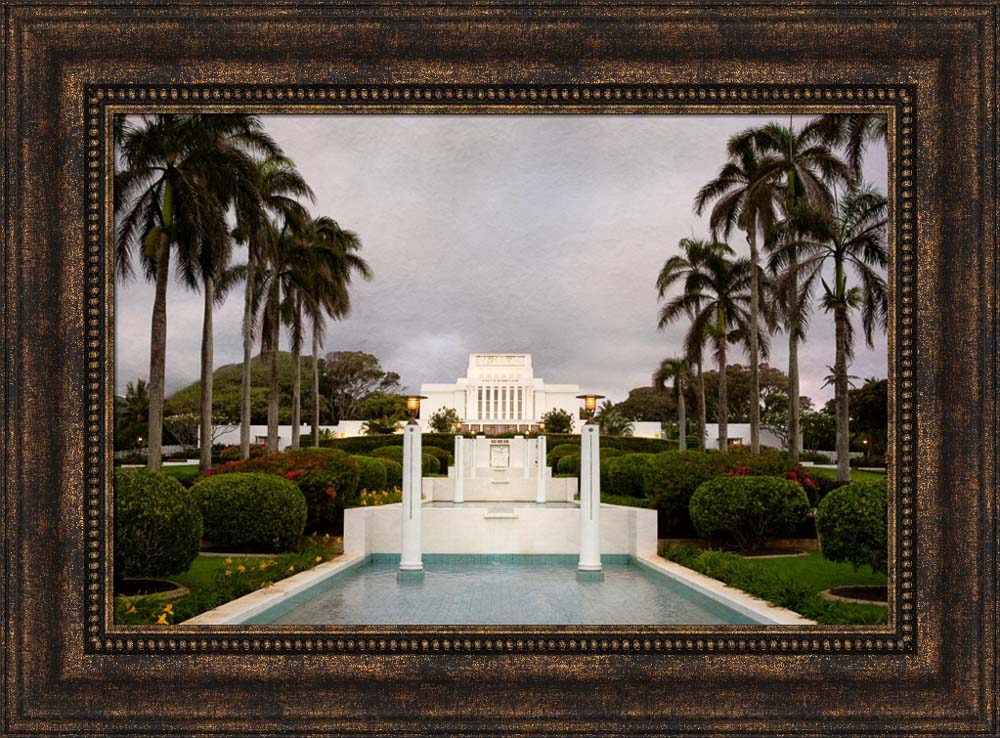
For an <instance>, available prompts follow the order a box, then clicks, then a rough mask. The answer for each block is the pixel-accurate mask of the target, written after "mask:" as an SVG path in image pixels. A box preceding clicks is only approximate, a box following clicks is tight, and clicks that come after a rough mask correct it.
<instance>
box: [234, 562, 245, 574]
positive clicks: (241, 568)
mask: <svg viewBox="0 0 1000 738" xmlns="http://www.w3.org/2000/svg"><path fill="white" fill-rule="evenodd" d="M246 570H247V568H246V567H245V566H243V564H240V565H239V566H237V567H236V571H238V572H239V573H240V574H242V573H243V572H245V571H246Z"/></svg>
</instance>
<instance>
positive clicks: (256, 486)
mask: <svg viewBox="0 0 1000 738" xmlns="http://www.w3.org/2000/svg"><path fill="white" fill-rule="evenodd" d="M190 494H191V496H192V497H193V498H194V500H195V502H196V503H197V505H198V509H199V510H201V515H202V518H204V521H205V538H207V539H208V540H209V541H211V542H212V543H213V544H214V545H216V546H220V547H223V548H228V549H231V550H233V551H255V552H271V551H287V550H288V549H290V548H291V547H292V546H294V545H295V544H296V543H298V541H299V539H300V538H301V537H302V533H303V532H304V531H305V527H306V514H307V510H308V508H307V506H306V498H305V496H304V495H303V493H302V491H301V490H300V489H299V488H298V487H297V486H296V485H295V484H294V483H292V482H290V481H288V480H287V479H282V478H281V477H279V476H276V475H274V474H244V473H240V472H236V473H233V474H219V475H216V476H210V477H206V478H205V479H203V480H201V481H200V482H198V483H197V484H196V485H194V486H193V487H192V488H191V492H190Z"/></svg>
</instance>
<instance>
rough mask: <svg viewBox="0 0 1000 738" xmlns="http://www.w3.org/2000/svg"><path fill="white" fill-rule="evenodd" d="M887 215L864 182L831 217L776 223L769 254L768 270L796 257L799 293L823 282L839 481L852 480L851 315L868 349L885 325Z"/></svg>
mask: <svg viewBox="0 0 1000 738" xmlns="http://www.w3.org/2000/svg"><path fill="white" fill-rule="evenodd" d="M887 213H888V204H887V201H886V198H885V196H884V195H882V194H881V193H880V192H877V191H876V190H875V189H873V188H872V187H870V186H864V187H861V188H851V189H849V190H848V191H847V193H846V195H845V196H844V199H843V201H841V202H840V203H839V204H838V206H837V209H836V211H835V213H834V214H833V215H832V216H831V215H830V214H828V213H825V212H822V211H817V210H814V209H809V208H803V209H799V210H798V211H796V213H795V214H794V218H793V219H790V220H789V221H783V222H780V223H778V224H777V225H776V226H775V229H776V231H777V235H778V238H779V239H783V240H782V245H781V246H780V247H779V248H778V250H776V251H775V253H774V254H773V256H772V257H771V262H772V268H773V269H776V270H780V269H782V268H783V267H784V265H786V264H787V263H788V262H790V261H791V260H792V259H798V260H800V264H801V270H802V286H801V291H802V292H803V294H808V293H809V291H810V290H811V289H812V288H813V287H814V286H815V284H816V283H817V282H820V283H821V284H822V285H823V298H822V303H821V304H822V306H823V309H824V310H825V311H826V312H832V313H833V317H834V325H835V331H836V332H835V335H836V358H835V361H834V365H833V373H834V394H835V400H836V407H837V479H838V481H850V478H851V467H850V464H849V463H848V450H849V449H848V446H849V441H850V435H849V433H850V428H849V424H850V407H849V398H848V390H849V376H848V374H847V367H848V360H849V359H850V358H851V357H852V355H853V348H854V331H853V326H852V324H851V313H852V312H854V311H860V313H861V324H862V328H863V330H864V334H865V340H866V342H867V344H868V346H869V347H871V346H872V335H873V333H874V330H875V326H876V325H879V326H881V327H882V328H883V329H885V327H886V323H887V320H888V295H887V294H886V282H885V277H884V276H882V274H881V273H880V270H884V269H885V267H886V264H887V263H888V258H887V255H886V243H885V231H886V222H887ZM791 234H795V235H794V236H792V235H791ZM824 268H828V269H830V270H832V273H833V280H832V284H828V283H827V282H826V280H825V279H824V278H823V269H824ZM849 272H853V274H854V276H855V277H856V279H857V280H858V283H859V284H858V285H856V286H849V285H848V273H849ZM788 278H789V277H788V276H786V277H785V279H788Z"/></svg>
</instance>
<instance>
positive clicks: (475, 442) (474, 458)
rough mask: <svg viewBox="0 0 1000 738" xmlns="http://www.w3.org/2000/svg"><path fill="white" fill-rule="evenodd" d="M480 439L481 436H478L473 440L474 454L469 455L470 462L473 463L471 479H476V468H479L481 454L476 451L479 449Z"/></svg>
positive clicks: (470, 468) (470, 471) (471, 465)
mask: <svg viewBox="0 0 1000 738" xmlns="http://www.w3.org/2000/svg"><path fill="white" fill-rule="evenodd" d="M480 438H481V436H476V437H475V438H473V439H472V453H471V454H469V456H470V459H469V460H470V461H471V462H472V463H471V464H470V465H469V479H475V478H476V467H477V466H479V454H478V453H477V451H476V449H477V448H479V439H480Z"/></svg>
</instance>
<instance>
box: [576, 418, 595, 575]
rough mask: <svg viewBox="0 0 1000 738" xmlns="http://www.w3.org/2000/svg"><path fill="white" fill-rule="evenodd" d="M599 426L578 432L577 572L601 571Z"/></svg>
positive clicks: (587, 425) (591, 426) (587, 426)
mask: <svg viewBox="0 0 1000 738" xmlns="http://www.w3.org/2000/svg"><path fill="white" fill-rule="evenodd" d="M600 509H601V459H600V427H599V426H598V425H597V424H596V423H587V424H586V425H584V426H583V430H582V432H581V433H580V564H579V566H577V571H581V572H599V571H601V529H600V524H599V521H598V515H599V512H600Z"/></svg>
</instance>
